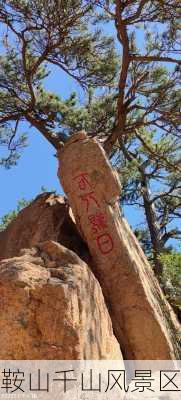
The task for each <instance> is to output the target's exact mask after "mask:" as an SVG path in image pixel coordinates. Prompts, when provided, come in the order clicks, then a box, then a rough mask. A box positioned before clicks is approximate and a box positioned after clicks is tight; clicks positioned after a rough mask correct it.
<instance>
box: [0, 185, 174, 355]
mask: <svg viewBox="0 0 181 400" xmlns="http://www.w3.org/2000/svg"><path fill="white" fill-rule="evenodd" d="M123 228H124V229H125V230H124V229H123ZM122 229H123V231H122V236H123V239H124V240H123V243H125V246H126V241H128V243H129V246H130V249H131V247H132V246H133V247H134V246H136V244H135V243H134V241H133V240H132V241H130V236H128V237H127V234H128V233H129V229H128V227H126V226H125V225H124V224H123V226H122ZM122 254H123V257H122V264H121V265H122V270H121V272H120V271H118V272H119V273H118V272H117V271H116V270H115V269H113V268H111V267H110V269H109V270H108V269H105V267H106V266H105V265H104V266H103V265H102V270H101V271H100V269H99V268H98V265H97V264H96V262H95V260H93V258H92V256H91V255H90V253H89V250H88V247H87V245H86V244H85V242H84V241H83V239H82V237H81V236H80V234H79V231H78V230H77V227H76V225H75V222H74V218H73V215H72V211H71V209H70V208H69V207H68V205H67V203H66V201H65V200H64V198H63V197H61V196H56V195H54V194H50V193H45V194H42V195H40V196H38V197H37V199H35V200H34V201H33V202H32V203H31V204H30V205H29V206H28V207H26V208H25V209H24V210H22V211H21V212H20V213H19V215H18V217H17V218H16V220H14V221H13V222H12V223H11V224H10V226H9V227H8V229H7V230H6V231H4V232H1V233H0V260H1V262H0V343H1V346H0V359H75V360H76V359H121V358H122V354H121V351H122V352H123V354H124V358H132V359H138V358H139V356H140V354H142V358H141V357H140V358H139V359H156V358H157V359H159V354H163V355H166V356H167V357H165V359H166V358H168V359H169V358H174V357H176V355H175V354H176V352H175V353H174V350H175V349H176V347H177V346H176V345H175V341H176V340H175V339H176V336H175V339H173V342H172V339H171V336H169V335H170V333H169V329H168V331H166V327H165V321H164V318H163V319H162V315H161V316H160V321H159V326H160V328H159V329H160V332H162V334H163V337H161V335H160V337H159V338H158V335H156V332H157V331H156V329H158V322H157V320H156V322H155V313H157V312H159V313H160V310H159V309H154V308H152V309H151V308H150V307H151V306H150V304H152V300H150V297H149V296H150V284H151V285H152V279H153V277H152V276H150V275H149V274H150V272H149V271H150V270H148V271H147V272H146V270H145V274H144V281H142V285H143V287H144V290H141V289H139V290H138V291H137V292H136V289H135V291H134V287H136V286H134V285H135V283H134V279H135V281H136V282H137V283H136V285H137V286H139V285H141V284H140V283H139V285H138V282H140V275H139V273H138V272H137V273H135V275H134V279H133V278H129V276H128V275H129V274H130V273H131V274H132V272H130V271H131V268H132V267H133V266H134V263H133V264H132V265H130V266H128V265H127V264H128V262H129V255H126V254H127V253H126V251H125V250H124V251H123V253H122ZM126 257H127V258H126ZM110 266H111V263H110ZM128 267H129V268H128ZM106 268H107V267H106ZM145 268H146V267H145ZM91 270H92V271H93V272H92V271H91ZM126 277H127V280H126ZM128 278H129V279H128ZM130 282H131V285H132V286H131V287H130V286H129V285H130ZM145 293H146V299H143V296H145ZM155 293H156V294H155V296H157V304H158V306H159V307H160V306H161V304H159V299H160V297H159V296H160V292H159V291H158V293H157V291H155ZM138 300H139V302H140V303H139V304H140V308H139V304H138ZM143 300H144V302H146V301H147V303H148V305H147V308H146V309H145V308H142V305H143ZM116 307H117V308H116ZM142 309H144V310H145V312H146V313H147V315H146V316H147V323H148V328H149V329H148V334H147V336H145V340H144V341H142V339H140V338H141V337H142V332H143V329H142V328H143V327H145V320H144V318H142V317H141V315H142V314H140V310H142ZM166 311H167V312H168V313H169V315H170V316H172V318H171V319H172V327H174V329H175V331H174V332H176V329H177V328H178V326H177V321H176V319H175V317H174V314H173V315H172V311H170V309H169V308H168V307H167V309H166ZM173 321H174V322H173ZM113 331H114V334H115V335H116V337H115V336H114V334H113ZM149 332H150V333H149ZM165 332H166V334H165ZM159 334H160V333H159ZM150 335H151V336H150ZM167 335H168V336H167ZM150 337H154V338H155V343H154V346H153V341H152V340H151V339H150ZM139 344H140V347H139ZM155 345H156V346H157V349H158V350H157V354H156V353H155ZM120 349H121V350H120ZM165 349H166V350H165ZM166 351H167V353H166ZM148 354H149V357H147V355H148ZM130 355H131V357H130ZM160 359H161V358H160ZM163 359H164V357H163Z"/></svg>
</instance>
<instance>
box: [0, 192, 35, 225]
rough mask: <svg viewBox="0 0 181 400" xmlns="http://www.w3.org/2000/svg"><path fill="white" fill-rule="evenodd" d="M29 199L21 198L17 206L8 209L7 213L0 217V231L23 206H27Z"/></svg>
mask: <svg viewBox="0 0 181 400" xmlns="http://www.w3.org/2000/svg"><path fill="white" fill-rule="evenodd" d="M30 203H31V201H27V200H25V199H21V200H19V201H18V204H17V207H16V208H15V210H12V211H10V212H9V213H8V214H5V215H4V216H3V217H2V218H1V222H0V232H1V231H4V230H5V229H6V228H7V227H8V225H9V224H10V223H11V222H12V221H13V220H14V219H15V218H16V217H17V215H18V213H19V212H20V211H21V210H22V209H23V208H25V207H27V206H28V205H29V204H30Z"/></svg>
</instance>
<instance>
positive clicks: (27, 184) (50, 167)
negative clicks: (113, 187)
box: [0, 67, 140, 226]
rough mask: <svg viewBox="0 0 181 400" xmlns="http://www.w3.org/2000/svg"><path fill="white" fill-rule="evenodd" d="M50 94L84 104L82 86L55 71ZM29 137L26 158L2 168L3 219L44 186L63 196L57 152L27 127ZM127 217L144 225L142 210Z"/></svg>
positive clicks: (48, 82) (0, 212) (0, 204)
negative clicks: (73, 96)
mask: <svg viewBox="0 0 181 400" xmlns="http://www.w3.org/2000/svg"><path fill="white" fill-rule="evenodd" d="M45 86H46V88H47V90H51V91H54V92H57V93H58V94H60V95H61V96H62V97H64V98H66V97H68V96H69V94H70V93H71V92H72V91H74V90H75V91H76V92H77V94H78V98H79V100H80V101H81V100H83V92H82V90H81V89H80V87H78V84H77V83H76V82H74V81H73V80H72V79H71V78H69V77H67V76H66V75H65V73H64V72H61V71H60V70H59V71H57V69H56V68H55V67H53V68H51V74H50V76H49V77H48V78H47V80H46V85H45ZM24 128H25V130H26V132H27V133H28V143H29V145H28V147H27V148H25V149H23V151H22V156H21V158H20V160H19V161H18V164H17V166H15V167H12V168H11V169H10V170H6V169H4V168H2V167H1V168H0V185H1V188H2V191H1V200H0V218H1V217H2V216H3V215H4V214H6V213H8V212H9V211H10V210H12V209H14V208H15V207H16V205H17V202H18V200H20V199H22V198H25V199H26V200H29V199H32V198H34V197H35V196H36V195H38V194H39V193H40V191H41V187H42V186H44V187H46V188H47V190H49V191H51V190H56V191H57V193H59V194H63V190H62V187H61V186H60V183H59V181H58V178H57V159H56V157H55V156H54V155H55V150H54V148H53V147H52V146H51V145H50V144H49V143H48V142H47V141H46V140H45V139H44V138H43V136H41V134H40V133H39V132H38V131H36V129H35V128H29V127H28V125H27V124H24ZM125 214H126V216H127V218H128V220H129V222H130V224H131V225H132V226H135V225H136V224H137V223H140V218H139V215H140V212H139V210H132V212H131V215H130V208H128V207H126V208H125Z"/></svg>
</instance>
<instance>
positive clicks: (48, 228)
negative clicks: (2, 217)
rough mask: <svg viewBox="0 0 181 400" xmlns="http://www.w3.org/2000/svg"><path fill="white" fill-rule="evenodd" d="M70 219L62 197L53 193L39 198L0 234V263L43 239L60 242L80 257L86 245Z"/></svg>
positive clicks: (69, 211)
mask: <svg viewBox="0 0 181 400" xmlns="http://www.w3.org/2000/svg"><path fill="white" fill-rule="evenodd" d="M72 218H73V217H72V212H71V210H70V208H69V207H68V205H67V204H66V201H65V198H64V197H63V196H57V195H55V194H53V193H43V194H41V195H39V196H38V197H37V198H36V199H35V200H34V201H33V202H32V203H31V204H30V205H29V206H28V207H26V208H24V209H23V210H22V211H20V213H19V214H18V216H17V218H16V219H15V220H14V221H12V222H11V224H10V225H9V226H8V228H7V229H6V230H5V231H3V232H0V260H1V259H3V258H10V257H14V256H17V255H19V251H20V250H21V249H23V248H31V247H33V246H35V245H36V244H37V243H39V242H43V241H45V240H54V241H56V242H59V243H61V244H62V245H64V246H65V247H68V248H69V249H71V250H74V251H75V252H76V253H77V254H81V256H83V255H84V253H85V252H86V246H85V244H84V243H83V241H82V239H81V238H80V236H79V234H78V231H77V228H76V226H75V223H74V221H73V219H72ZM79 239H80V240H79Z"/></svg>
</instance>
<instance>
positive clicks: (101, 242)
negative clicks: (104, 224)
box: [96, 233, 114, 254]
mask: <svg viewBox="0 0 181 400" xmlns="http://www.w3.org/2000/svg"><path fill="white" fill-rule="evenodd" d="M96 240H97V244H98V248H99V250H100V252H101V253H102V254H109V253H110V252H111V251H112V250H113V247H114V245H113V240H112V237H111V235H110V234H109V233H103V234H102V235H100V236H98V237H97V238H96Z"/></svg>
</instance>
